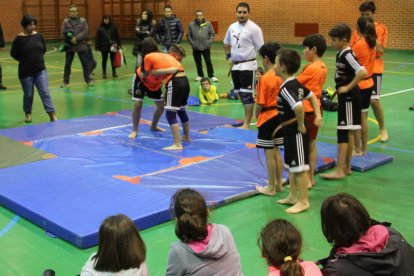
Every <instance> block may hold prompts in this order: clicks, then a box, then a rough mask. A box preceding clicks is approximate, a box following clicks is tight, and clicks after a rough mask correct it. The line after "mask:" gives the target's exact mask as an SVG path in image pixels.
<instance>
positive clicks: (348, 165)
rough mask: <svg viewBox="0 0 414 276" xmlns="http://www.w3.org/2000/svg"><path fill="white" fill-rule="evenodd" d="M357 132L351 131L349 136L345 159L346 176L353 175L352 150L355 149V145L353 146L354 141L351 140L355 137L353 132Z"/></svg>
mask: <svg viewBox="0 0 414 276" xmlns="http://www.w3.org/2000/svg"><path fill="white" fill-rule="evenodd" d="M354 131H355V130H350V131H349V136H348V141H349V143H348V151H347V152H346V159H345V166H344V173H345V175H351V174H352V170H351V162H352V149H353V148H354V144H353V140H352V139H351V137H352V136H353V132H354Z"/></svg>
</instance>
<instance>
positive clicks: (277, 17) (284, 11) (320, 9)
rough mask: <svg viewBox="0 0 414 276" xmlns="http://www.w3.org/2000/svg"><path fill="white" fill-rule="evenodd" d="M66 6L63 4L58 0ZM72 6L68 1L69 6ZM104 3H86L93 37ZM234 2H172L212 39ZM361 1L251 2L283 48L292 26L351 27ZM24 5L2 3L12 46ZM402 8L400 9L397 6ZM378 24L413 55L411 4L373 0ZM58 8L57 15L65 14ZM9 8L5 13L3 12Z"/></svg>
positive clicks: (231, 14)
mask: <svg viewBox="0 0 414 276" xmlns="http://www.w3.org/2000/svg"><path fill="white" fill-rule="evenodd" d="M61 2H65V1H61ZM68 2H70V1H68ZM102 2H103V1H102V0H94V1H92V0H89V1H87V3H88V4H87V5H88V14H87V15H85V13H84V12H83V11H82V10H81V9H80V14H81V16H86V18H87V19H88V22H89V27H90V30H91V35H94V34H95V30H96V28H97V26H98V24H99V23H100V20H101V17H102V14H103V11H102ZM238 2H239V1H238V0H237V1H236V0H197V1H194V0H170V3H171V5H172V6H173V8H174V12H175V13H176V14H177V15H178V17H179V18H180V19H181V21H182V23H183V26H184V29H185V30H186V31H187V26H188V24H189V22H190V21H191V20H193V19H194V13H195V10H197V9H203V10H204V11H205V16H206V18H207V19H208V20H210V21H217V23H218V34H217V36H216V40H217V41H220V40H223V37H224V35H225V32H226V30H227V27H228V26H229V25H230V24H231V23H233V22H234V21H235V20H236V16H235V7H236V5H237V3H238ZM362 2H363V1H361V0H347V1H344V0H320V1H310V0H249V1H248V3H249V4H250V9H251V17H250V18H251V19H252V20H253V21H255V22H256V23H257V24H258V25H259V26H260V27H261V28H262V30H263V33H264V36H265V40H276V41H278V42H280V43H284V44H300V43H301V42H302V39H303V38H302V37H295V36H294V26H295V23H319V32H320V33H322V34H323V35H325V36H327V33H328V31H329V29H330V28H331V27H332V26H333V25H335V24H336V23H339V22H345V23H348V24H349V25H350V26H352V27H353V26H355V22H356V19H357V18H358V16H359V12H358V7H359V5H360V3H362ZM22 3H23V1H22V0H14V1H9V0H0V7H2V13H1V16H0V22H1V23H2V26H3V31H4V33H5V39H6V40H7V41H11V40H12V39H13V38H14V37H15V36H16V34H17V33H18V32H20V31H21V28H20V24H19V22H20V19H21V16H22V5H23V4H22ZM400 3H403V4H400ZM376 5H377V15H376V16H375V19H376V21H378V22H381V23H383V24H385V25H386V26H387V27H388V32H389V36H388V48H393V49H411V50H414V16H413V14H414V1H404V2H403V1H394V0H377V1H376ZM66 6H67V5H65V7H61V8H60V10H62V9H66V10H67V7H66ZM5 7H7V8H5Z"/></svg>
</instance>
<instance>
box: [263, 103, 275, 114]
mask: <svg viewBox="0 0 414 276" xmlns="http://www.w3.org/2000/svg"><path fill="white" fill-rule="evenodd" d="M274 109H277V105H271V106H266V107H263V108H262V110H260V113H262V112H266V111H269V110H274Z"/></svg>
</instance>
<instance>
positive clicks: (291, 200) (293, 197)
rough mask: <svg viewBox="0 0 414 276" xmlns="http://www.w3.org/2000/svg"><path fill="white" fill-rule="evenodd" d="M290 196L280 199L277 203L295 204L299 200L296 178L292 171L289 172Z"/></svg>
mask: <svg viewBox="0 0 414 276" xmlns="http://www.w3.org/2000/svg"><path fill="white" fill-rule="evenodd" d="M289 185H290V190H289V196H288V197H287V198H284V199H281V200H278V201H277V203H280V204H286V205H295V204H296V203H297V202H298V190H297V189H298V187H297V185H296V179H295V176H294V175H293V173H292V172H289Z"/></svg>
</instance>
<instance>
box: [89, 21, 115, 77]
mask: <svg viewBox="0 0 414 276" xmlns="http://www.w3.org/2000/svg"><path fill="white" fill-rule="evenodd" d="M119 48H121V38H120V37H119V33H118V29H117V27H116V26H115V25H113V24H112V20H111V16H109V15H104V16H103V17H102V22H101V25H99V27H98V29H97V30H96V38H95V50H97V51H100V52H101V54H102V77H103V78H104V79H106V62H107V61H108V55H109V56H110V58H111V66H112V77H114V78H117V77H118V75H117V74H116V70H115V67H114V66H113V60H114V56H115V53H116V52H117V50H118V49H119Z"/></svg>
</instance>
